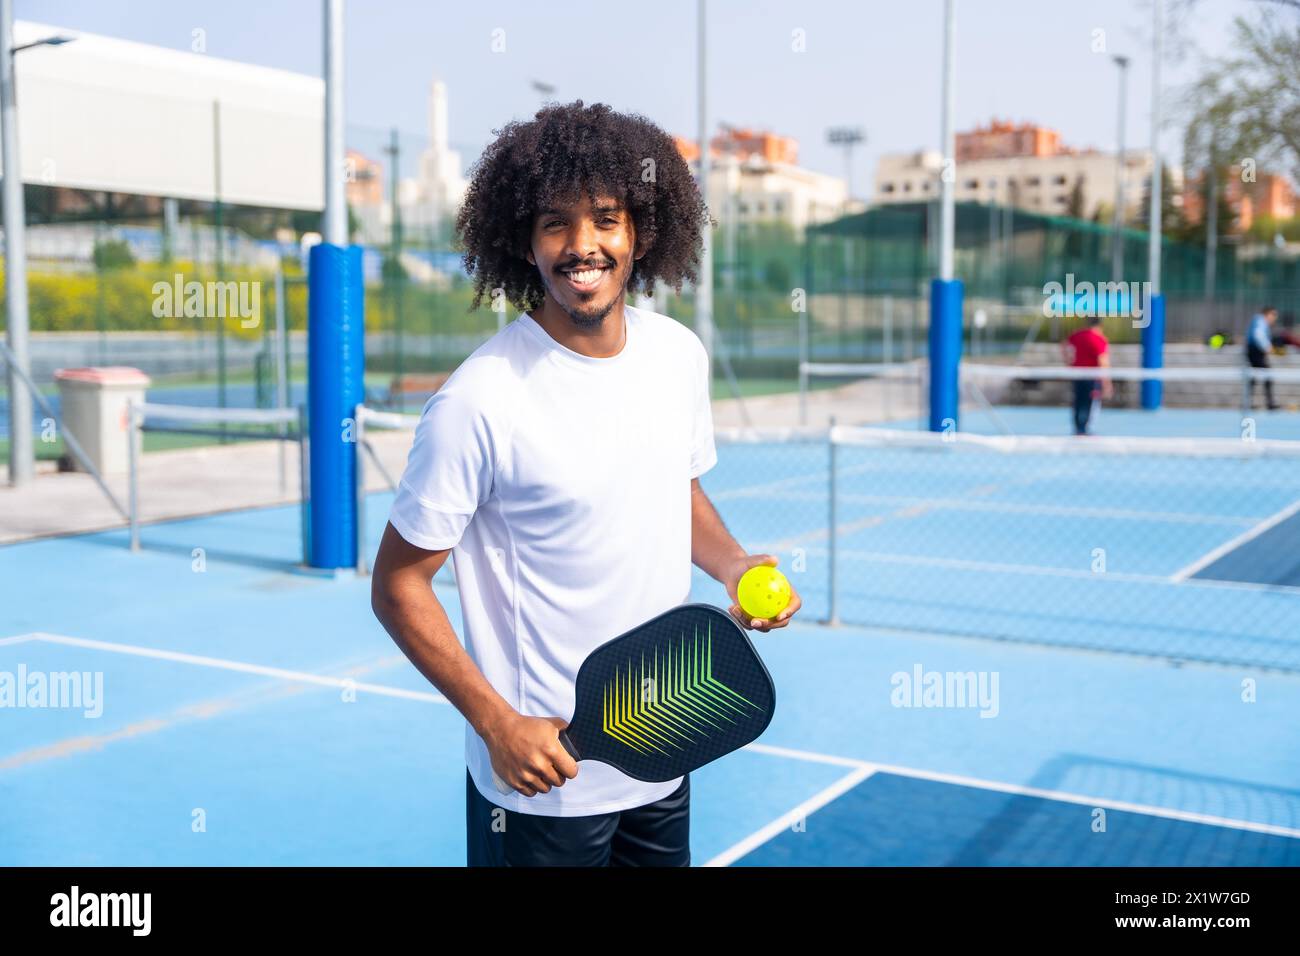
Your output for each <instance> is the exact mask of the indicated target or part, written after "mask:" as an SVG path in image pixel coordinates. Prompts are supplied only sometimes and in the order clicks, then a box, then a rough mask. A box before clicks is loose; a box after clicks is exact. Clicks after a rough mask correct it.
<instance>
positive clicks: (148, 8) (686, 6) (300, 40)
mask: <svg viewBox="0 0 1300 956" xmlns="http://www.w3.org/2000/svg"><path fill="white" fill-rule="evenodd" d="M1187 2H1188V0H1167V4H1166V5H1167V7H1169V8H1171V9H1172V10H1173V12H1174V14H1175V16H1174V17H1173V18H1172V19H1174V20H1176V21H1177V34H1176V36H1175V35H1173V34H1171V37H1170V42H1169V44H1168V49H1167V54H1168V55H1167V56H1166V58H1165V64H1164V76H1163V81H1162V89H1163V90H1164V91H1165V94H1166V95H1165V103H1166V106H1165V107H1164V108H1163V109H1164V113H1165V115H1166V117H1167V118H1168V119H1170V120H1172V121H1173V123H1172V124H1171V125H1170V126H1169V128H1166V129H1165V130H1164V131H1163V132H1162V134H1161V146H1162V152H1163V153H1164V155H1165V156H1166V158H1170V159H1173V160H1174V161H1177V159H1178V154H1179V149H1178V140H1179V134H1178V130H1177V120H1178V115H1177V111H1176V109H1175V106H1176V104H1175V101H1176V100H1177V99H1178V94H1179V92H1180V90H1181V89H1182V88H1184V87H1185V84H1186V83H1187V82H1188V81H1189V80H1190V79H1191V78H1192V77H1194V76H1195V75H1196V72H1197V69H1198V67H1199V66H1200V64H1202V63H1203V62H1204V60H1205V58H1206V57H1209V56H1222V55H1225V54H1226V53H1227V52H1228V46H1229V43H1230V36H1231V34H1230V29H1229V27H1230V24H1231V21H1232V19H1233V17H1234V16H1237V15H1242V14H1246V15H1250V14H1252V13H1253V12H1254V11H1256V10H1258V9H1259V7H1260V3H1259V0H1194V2H1193V3H1192V5H1191V6H1190V8H1188V9H1183V6H1182V5H1184V4H1186V3H1187ZM1151 3H1152V0H1089V2H1087V3H1084V2H1079V0H958V3H957V13H956V24H957V28H956V34H957V40H956V114H955V122H956V128H957V129H958V130H962V129H967V128H971V127H973V126H975V125H976V124H982V123H987V122H988V121H989V119H990V118H992V117H994V116H996V117H998V118H1000V119H1011V120H1014V121H1032V122H1036V123H1040V124H1043V125H1046V126H1049V127H1052V128H1055V129H1057V130H1058V131H1060V133H1061V134H1062V141H1063V142H1064V143H1065V144H1067V145H1070V146H1076V147H1080V148H1085V147H1095V148H1098V149H1102V150H1111V149H1113V148H1114V147H1115V143H1116V133H1117V131H1116V125H1117V109H1116V106H1117V103H1116V101H1117V70H1116V68H1115V67H1114V65H1113V64H1112V62H1111V55H1113V54H1123V55H1126V56H1128V57H1129V58H1130V60H1131V64H1132V66H1131V69H1130V71H1129V99H1128V122H1127V124H1126V125H1127V133H1126V137H1127V145H1128V146H1129V148H1139V147H1141V148H1145V147H1146V146H1147V145H1148V144H1149V143H1150V137H1151V132H1150V117H1151V114H1150V106H1151V19H1152V6H1151ZM321 6H322V5H321V2H320V0H221V2H211V0H208V2H200V0H130V2H129V3H128V2H127V0H110V2H106V0H16V4H15V17H16V18H18V19H24V20H34V21H37V22H43V23H49V24H53V25H56V26H61V27H69V28H73V29H77V30H85V31H88V32H92V33H100V34H105V35H108V36H114V37H120V38H122V39H128V40H134V41H137V42H141V43H150V44H155V45H158V46H163V47H169V48H172V49H178V50H187V51H188V50H190V49H191V44H192V38H193V36H194V31H195V30H202V31H203V36H204V39H205V42H206V52H207V54H208V55H210V56H217V57H223V58H227V59H232V60H239V61H242V62H247V63H255V64H260V65H263V66H271V67H277V68H280V69H285V70H291V71H294V72H298V73H306V74H311V75H316V76H319V75H320V72H321V61H322V56H321V25H320V20H321ZM696 11H697V3H696V0H657V2H655V3H650V4H646V3H632V2H614V3H605V4H599V5H595V6H583V7H575V6H572V5H568V4H566V5H559V4H546V3H537V2H536V0H531V2H530V0H478V2H475V3H472V4H466V3H464V2H463V0H462V2H444V0H424V2H416V0H367V2H364V3H363V2H358V0H350V2H348V3H347V7H346V14H345V18H346V19H345V29H346V34H347V36H346V40H345V48H346V49H345V61H346V67H345V69H346V74H345V86H346V98H345V108H346V111H347V122H348V124H349V127H350V129H351V133H350V136H349V145H354V146H357V147H359V148H362V149H363V150H367V151H369V152H371V153H372V154H373V153H374V150H373V149H368V147H371V146H372V145H374V144H377V143H378V142H379V139H380V136H381V132H380V131H385V133H384V135H386V131H387V130H388V129H390V128H392V127H396V128H398V129H400V130H402V131H403V134H404V135H410V136H411V141H412V142H414V141H415V138H416V137H424V136H427V128H428V121H427V103H428V88H429V83H430V80H431V79H432V77H433V76H434V75H437V76H439V77H441V78H442V79H443V80H444V81H445V82H446V84H447V88H448V99H449V103H448V115H449V119H448V126H449V134H448V135H449V139H450V141H451V144H452V147H453V148H455V149H457V150H459V151H460V152H461V154H462V160H463V162H464V164H465V165H466V166H468V165H469V164H470V162H472V160H473V158H474V157H475V156H476V155H477V154H478V152H479V151H480V150H481V149H482V148H483V146H484V145H485V144H486V143H488V142H490V140H491V139H492V137H493V135H494V134H493V131H494V130H496V129H499V128H500V127H501V126H502V125H503V124H504V123H506V122H508V121H510V120H511V119H523V118H526V117H528V116H530V115H531V114H532V112H533V111H535V110H536V109H537V107H538V106H539V105H540V102H541V97H540V96H539V94H538V93H536V92H535V91H534V90H533V89H532V88H531V85H530V84H531V82H532V81H534V80H540V81H543V82H545V83H548V84H550V85H552V86H554V87H555V88H556V92H555V94H553V96H554V98H556V99H560V100H562V101H570V100H573V99H579V98H580V99H582V100H584V101H585V102H588V103H590V102H597V101H599V102H606V103H609V104H610V105H612V106H613V107H614V108H616V109H619V110H621V111H629V112H637V113H641V114H643V115H645V116H647V117H649V118H650V119H652V120H654V121H655V122H656V123H658V124H660V125H661V126H662V127H664V128H665V129H666V130H668V131H669V132H671V133H674V134H678V135H683V136H686V137H689V138H692V139H694V138H695V136H696V131H697V129H698V119H697V117H698V113H697V97H698V93H697V84H696V76H697V67H696V57H697V52H696V38H697V29H696V24H697V12H696ZM942 11H943V3H942V0H897V2H892V3H887V2H882V0H798V2H795V0H708V3H707V31H706V36H707V47H708V56H709V63H708V69H707V76H708V98H709V102H708V115H709V116H710V118H711V121H712V122H711V126H713V127H714V128H715V129H716V124H717V123H718V122H720V121H721V122H726V123H729V124H731V125H734V126H742V127H744V126H749V127H756V128H761V129H768V130H772V131H773V132H776V133H780V134H782V135H786V136H793V137H794V138H796V139H797V140H798V141H799V160H800V163H801V165H804V166H807V167H809V168H812V169H816V170H819V171H821V172H825V173H830V174H833V175H843V174H844V170H845V160H844V154H843V152H842V150H841V149H840V148H839V147H833V146H830V145H828V144H827V143H826V131H827V130H828V129H829V128H830V127H832V126H856V127H860V128H861V129H862V130H863V132H864V133H865V135H866V138H867V142H866V144H865V145H864V146H863V147H860V148H858V150H857V151H856V152H855V153H854V157H853V163H852V186H853V192H854V194H855V195H857V196H863V197H865V196H868V195H869V192H870V183H871V179H872V175H873V172H874V167H875V162H876V159H877V157H879V155H880V154H881V153H885V152H900V151H912V150H916V149H921V148H937V147H938V145H939V137H940V108H939V107H940V86H941V66H942V32H943V31H942ZM797 39H798V40H801V45H802V49H796V48H795V47H796V46H797V45H799V44H797V43H796V40H797ZM494 40H495V41H496V44H497V46H498V47H501V46H502V43H503V44H504V49H499V50H498V51H497V52H494V51H493V43H494ZM1174 41H1176V42H1174ZM1098 46H1102V47H1104V50H1097V49H1095V48H1096V47H1098ZM409 155H412V156H413V155H414V150H412V151H411V153H410V154H409ZM376 158H379V157H376ZM403 165H404V167H405V165H406V164H405V163H404V164H403ZM405 171H406V170H404V172H405Z"/></svg>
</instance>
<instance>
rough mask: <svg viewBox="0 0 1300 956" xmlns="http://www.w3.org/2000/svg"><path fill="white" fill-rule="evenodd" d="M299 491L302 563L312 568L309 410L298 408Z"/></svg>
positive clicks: (302, 407)
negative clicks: (308, 437)
mask: <svg viewBox="0 0 1300 956" xmlns="http://www.w3.org/2000/svg"><path fill="white" fill-rule="evenodd" d="M298 489H299V492H300V494H301V496H302V504H301V507H300V508H299V512H300V513H301V520H302V532H301V534H302V563H303V566H304V567H310V566H311V522H310V520H309V519H308V513H307V509H308V508H309V507H310V502H311V447H310V445H309V443H308V439H307V409H306V407H305V406H304V405H301V404H300V405H299V406H298Z"/></svg>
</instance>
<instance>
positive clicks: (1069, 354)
mask: <svg viewBox="0 0 1300 956" xmlns="http://www.w3.org/2000/svg"><path fill="white" fill-rule="evenodd" d="M1109 349H1110V343H1109V342H1108V341H1106V333H1104V332H1103V331H1102V330H1101V316H1093V317H1092V318H1090V319H1089V320H1088V325H1087V327H1086V328H1082V329H1079V331H1077V332H1075V333H1073V334H1072V335H1071V336H1070V337H1069V338H1067V339H1066V340H1065V341H1064V342H1062V343H1061V354H1062V356H1064V358H1065V364H1066V365H1069V366H1070V367H1071V368H1110V354H1109ZM1073 384H1074V433H1075V434H1076V435H1086V434H1088V422H1089V421H1090V420H1091V419H1092V408H1093V402H1095V401H1096V400H1097V399H1098V398H1104V399H1109V398H1110V397H1111V396H1112V395H1113V394H1114V388H1113V387H1112V385H1111V381H1110V376H1108V375H1098V376H1097V378H1095V379H1094V378H1087V379H1076V380H1075V381H1074V383H1073Z"/></svg>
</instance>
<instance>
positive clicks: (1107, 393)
mask: <svg viewBox="0 0 1300 956" xmlns="http://www.w3.org/2000/svg"><path fill="white" fill-rule="evenodd" d="M1097 367H1098V368H1110V352H1109V351H1106V352H1102V353H1101V354H1100V355H1098V356H1097ZM1114 394H1115V386H1114V385H1113V384H1111V380H1110V376H1109V375H1102V376H1101V397H1102V398H1110V397H1111V396H1113V395H1114Z"/></svg>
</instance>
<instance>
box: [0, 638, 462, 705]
mask: <svg viewBox="0 0 1300 956" xmlns="http://www.w3.org/2000/svg"><path fill="white" fill-rule="evenodd" d="M21 636H22V637H23V638H24V639H25V640H28V641H42V642H44V643H47V644H60V645H64V646H67V647H85V648H89V649H91V650H97V651H106V652H108V653H112V654H125V655H127V656H129V657H147V658H152V659H154V660H164V661H171V662H173V663H177V664H192V665H195V666H198V667H209V668H213V669H215V670H227V671H235V672H237V673H242V674H253V675H255V676H258V677H273V678H278V679H280V680H286V681H292V682H294V683H298V684H315V685H317V686H320V687H333V688H336V689H340V690H352V691H358V692H365V693H367V694H375V695H377V696H380V697H397V698H404V699H407V700H422V701H425V702H427V703H433V704H448V705H450V703H451V702H450V701H449V700H447V699H446V698H445V697H443V696H442V695H440V694H434V693H431V692H429V691H415V690H406V689H404V688H401V687H389V686H387V685H385V684H369V683H358V682H357V681H354V680H351V679H350V678H346V677H326V676H323V675H321V674H312V673H310V672H308V671H295V670H290V669H288V668H284V667H269V666H267V665H264V664H249V663H246V662H244V661H232V660H228V659H225V658H221V657H207V656H205V655H202V654H186V653H184V652H182V651H168V650H164V649H162V648H156V647H142V646H139V645H136V644H118V643H114V642H111V641H97V640H92V639H90V638H85V637H68V636H66V635H63V634H49V633H46V632H44V631H35V632H33V633H31V634H25V635H21ZM7 640H8V639H6V641H7ZM6 641H0V645H2V644H4V643H5V642H6Z"/></svg>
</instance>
